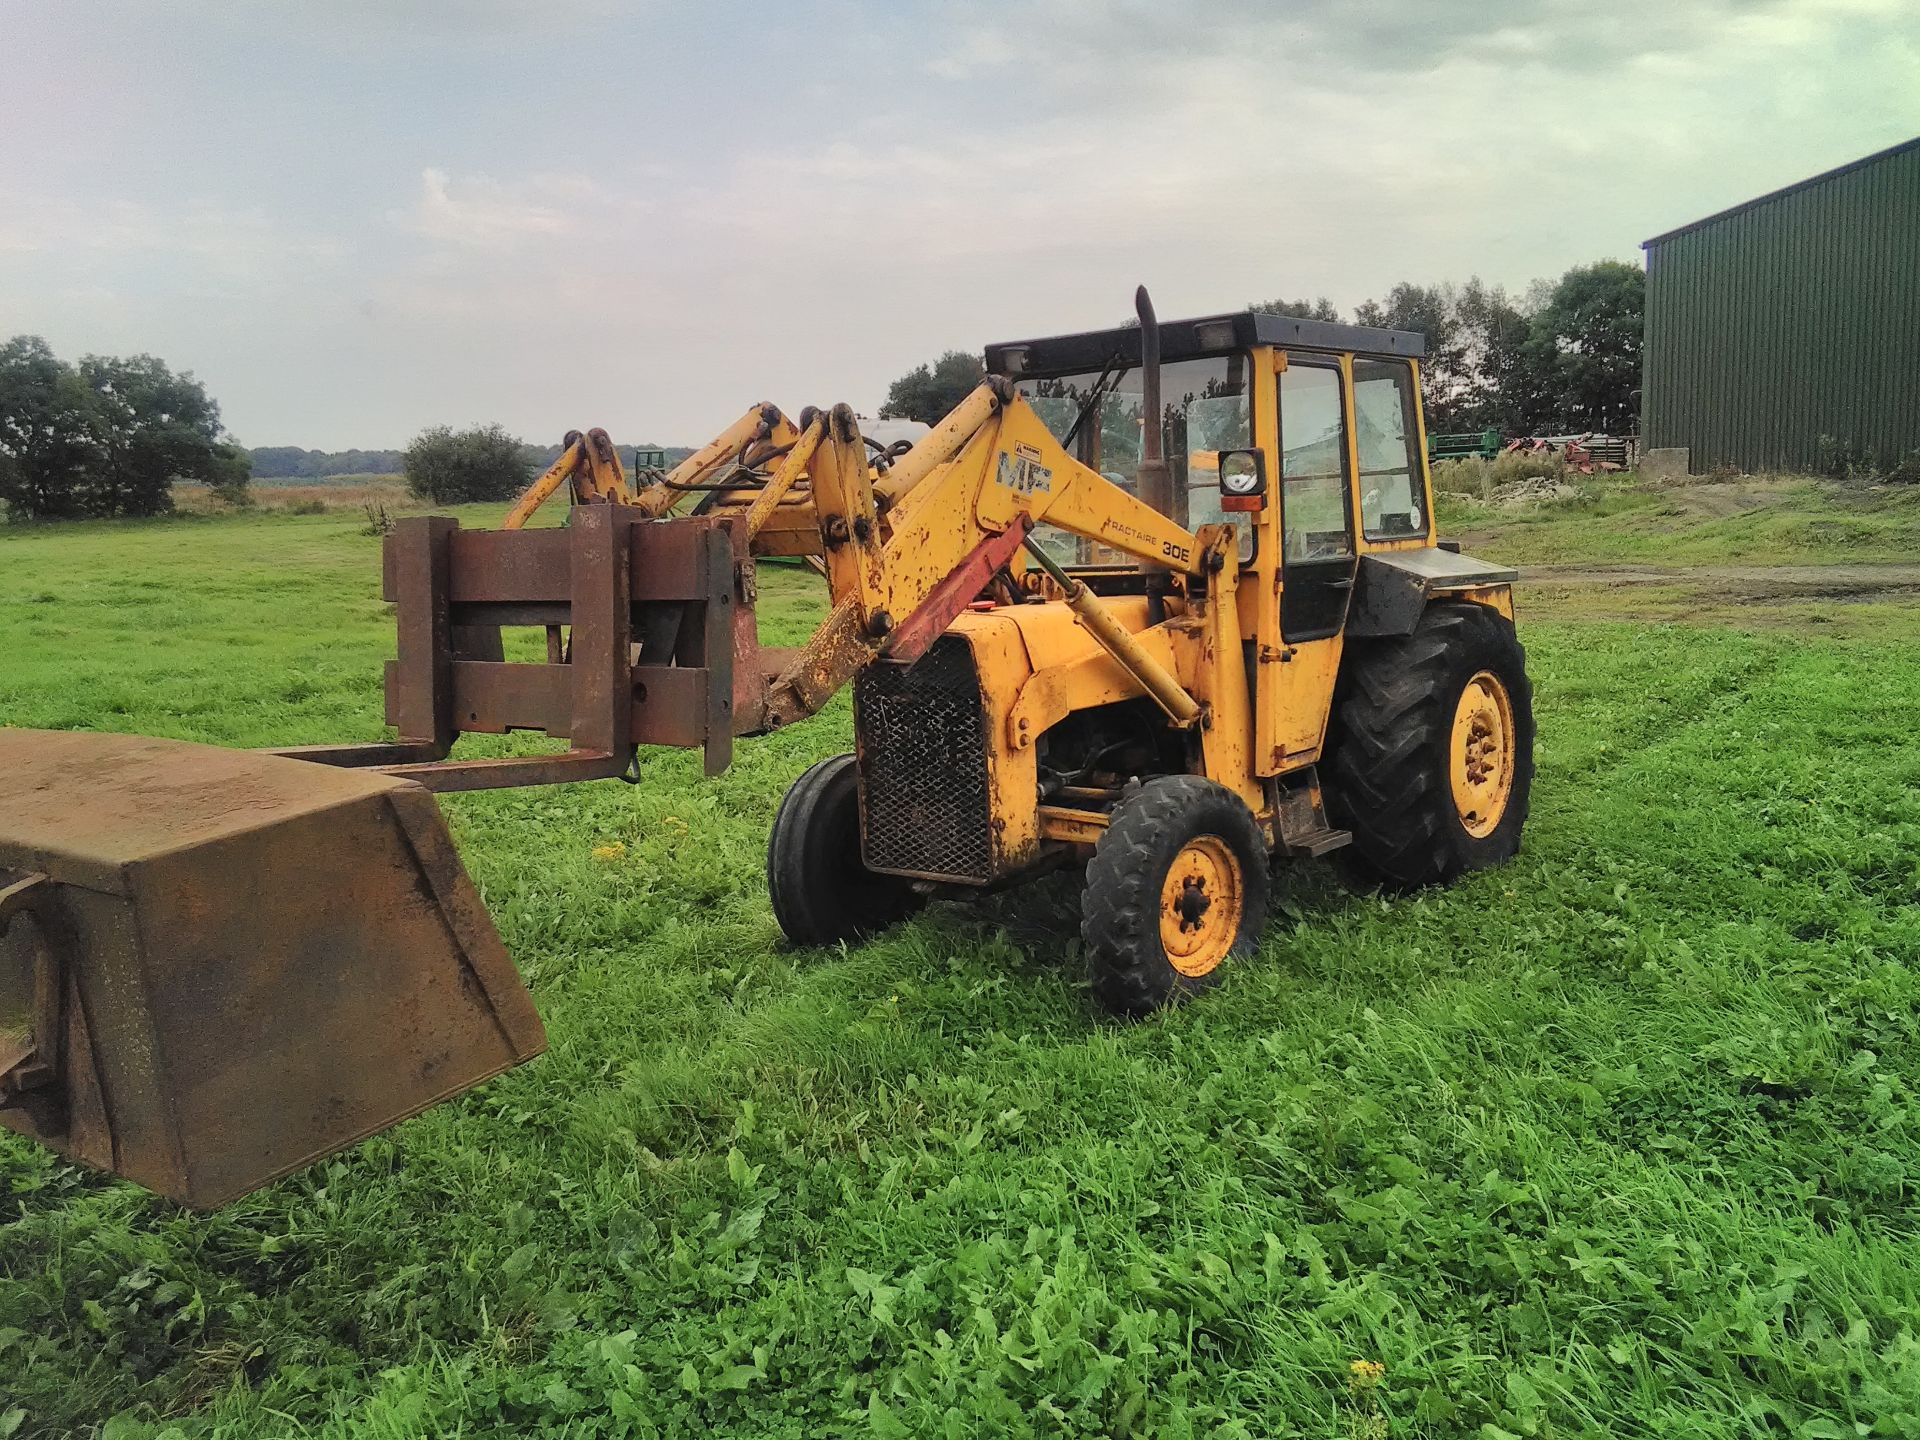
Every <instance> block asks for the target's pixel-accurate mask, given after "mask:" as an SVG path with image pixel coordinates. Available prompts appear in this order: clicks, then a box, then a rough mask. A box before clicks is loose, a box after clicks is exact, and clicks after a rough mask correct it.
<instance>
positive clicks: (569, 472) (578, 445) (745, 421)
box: [500, 405, 800, 530]
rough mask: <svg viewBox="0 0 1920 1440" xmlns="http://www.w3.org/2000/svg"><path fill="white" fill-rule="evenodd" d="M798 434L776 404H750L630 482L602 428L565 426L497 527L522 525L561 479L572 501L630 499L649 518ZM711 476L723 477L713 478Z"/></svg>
mask: <svg viewBox="0 0 1920 1440" xmlns="http://www.w3.org/2000/svg"><path fill="white" fill-rule="evenodd" d="M799 438H800V431H799V429H798V428H797V427H796V426H795V425H794V423H793V422H792V421H791V420H789V419H787V417H786V416H785V415H783V414H781V413H780V407H779V406H777V405H755V406H754V407H753V408H752V409H750V410H748V411H747V413H746V414H744V415H742V416H741V417H740V418H739V419H738V420H736V421H734V422H733V424H731V425H729V426H728V427H727V428H726V429H725V430H722V431H721V432H720V433H719V434H718V435H716V436H715V437H714V438H713V439H712V440H710V441H708V442H707V443H706V444H705V445H703V446H701V447H700V448H699V449H698V450H696V451H694V452H693V454H691V455H689V456H688V457H687V458H686V459H684V460H682V461H681V462H680V463H679V464H678V465H676V466H674V467H673V469H672V470H671V471H669V472H668V473H667V474H666V475H665V476H663V477H661V478H659V479H656V480H654V481H652V482H651V483H649V484H640V483H639V479H640V477H639V476H636V477H635V483H634V484H633V485H629V484H628V483H627V476H626V471H625V469H624V468H623V467H622V466H621V464H620V453H619V451H617V450H615V449H614V446H613V441H612V440H611V439H609V438H608V436H607V432H606V431H604V430H599V429H594V430H589V431H587V433H586V434H585V435H582V434H581V433H580V432H579V431H577V430H573V431H569V432H568V434H567V438H566V441H565V442H564V444H563V445H562V447H561V451H560V458H559V459H558V460H555V461H554V462H553V464H552V465H550V466H549V467H548V468H547V470H546V473H544V474H543V475H541V476H540V478H539V479H537V480H535V481H534V482H533V484H531V485H529V486H528V487H527V488H526V490H525V491H524V492H523V493H522V494H521V496H520V498H519V499H518V500H516V501H515V502H514V504H513V508H512V509H511V510H509V511H508V512H507V518H506V519H505V520H504V521H502V522H501V526H500V528H501V529H503V530H519V529H522V528H523V527H524V526H525V525H526V523H527V522H528V521H529V520H531V519H532V518H533V514H534V512H535V511H536V510H538V509H539V508H540V507H541V506H542V505H544V504H545V503H546V502H547V501H548V500H550V499H551V498H552V497H553V496H554V495H555V494H556V493H558V492H559V489H560V487H561V486H562V485H567V486H570V487H571V488H572V491H573V495H572V499H573V503H574V504H576V505H632V506H634V507H636V508H637V509H638V510H639V511H640V513H641V514H643V515H645V516H646V517H647V518H648V519H650V520H658V519H660V518H661V517H662V516H664V515H666V514H668V513H669V512H670V511H671V510H672V509H673V508H674V506H675V505H677V504H678V503H679V502H680V501H682V500H684V499H685V498H686V497H687V496H689V495H692V494H698V493H701V492H708V491H714V490H719V491H722V492H725V491H728V490H729V489H730V487H729V486H727V484H726V479H725V477H730V476H731V475H733V474H734V473H735V472H736V471H738V470H740V469H754V468H757V467H758V466H761V465H763V464H764V463H766V462H767V461H768V460H771V459H774V458H776V457H778V456H780V455H783V454H785V453H787V452H789V451H790V450H791V448H792V446H793V444H794V442H795V441H797V440H798V439H799ZM655 473H657V472H655ZM716 476H719V477H722V478H721V479H719V480H718V481H716V479H715V477H716ZM743 488H744V487H743Z"/></svg>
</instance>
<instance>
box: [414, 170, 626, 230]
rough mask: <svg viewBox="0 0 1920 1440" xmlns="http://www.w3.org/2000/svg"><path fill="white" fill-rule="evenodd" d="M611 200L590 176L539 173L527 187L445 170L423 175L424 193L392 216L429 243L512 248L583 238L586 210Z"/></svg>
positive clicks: (421, 185)
mask: <svg viewBox="0 0 1920 1440" xmlns="http://www.w3.org/2000/svg"><path fill="white" fill-rule="evenodd" d="M605 200H606V197H605V195H604V193H603V192H602V191H601V190H600V188H599V187H598V186H597V185H595V184H594V183H593V182H592V181H591V180H589V179H587V178H585V177H584V176H572V175H536V176H533V177H532V178H530V179H529V180H527V181H526V182H525V183H524V184H520V185H503V184H501V183H500V182H498V181H496V180H493V179H490V178H488V177H487V176H484V175H480V176H473V177H469V178H467V179H463V180H460V181H458V182H456V181H455V180H454V179H453V178H452V177H451V176H449V175H448V174H447V172H446V171H445V170H439V169H433V168H428V169H425V170H422V171H421V172H420V194H419V197H418V199H416V200H415V202H414V204H413V207H412V208H411V209H409V210H404V211H394V212H391V213H390V216H389V218H390V219H392V220H393V221H394V223H396V224H398V225H399V226H400V227H401V228H402V229H405V230H408V231H411V232H412V233H413V234H415V235H420V236H424V237H425V238H427V239H429V240H437V241H442V242H445V243H448V244H453V245H470V246H475V247H478V248H482V249H487V248H511V247H513V246H517V245H520V244H522V243H524V242H526V241H529V240H534V239H540V238H554V237H561V236H568V235H574V234H577V233H578V232H579V230H580V228H581V225H582V216H581V209H582V207H586V206H598V205H602V204H604V203H605Z"/></svg>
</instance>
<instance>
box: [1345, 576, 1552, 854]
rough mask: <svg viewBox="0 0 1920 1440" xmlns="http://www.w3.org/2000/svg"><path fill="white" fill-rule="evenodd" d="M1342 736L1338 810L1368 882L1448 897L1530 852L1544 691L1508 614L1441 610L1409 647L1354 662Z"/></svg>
mask: <svg viewBox="0 0 1920 1440" xmlns="http://www.w3.org/2000/svg"><path fill="white" fill-rule="evenodd" d="M1331 728H1332V734H1331V735H1330V736H1329V737H1328V745H1327V758H1328V763H1327V766H1326V770H1325V774H1326V778H1327V805H1328V810H1329V812H1330V813H1331V815H1332V817H1333V820H1334V823H1335V824H1337V825H1342V826H1344V827H1345V828H1346V829H1348V830H1351V831H1352V832H1353V845H1352V846H1351V848H1350V849H1349V850H1348V851H1347V852H1346V853H1347V855H1348V856H1349V857H1350V858H1351V860H1352V861H1353V862H1354V863H1356V864H1357V866H1358V867H1359V869H1360V870H1361V872H1362V874H1363V875H1364V876H1365V877H1366V878H1369V879H1373V880H1378V881H1382V882H1385V883H1386V884H1388V885H1391V886H1393V887H1395V888H1398V889H1408V890H1410V889H1417V888H1419V887H1420V886H1424V885H1443V884H1446V883H1447V882H1448V881H1451V880H1454V879H1456V878H1458V877H1459V876H1461V875H1463V874H1465V873H1466V872H1467V871H1469V870H1484V869H1487V868H1489V867H1490V866H1494V865H1499V864H1503V863H1504V862H1506V861H1507V860H1510V859H1512V858H1513V856H1514V855H1515V854H1516V853H1517V852H1518V851H1519V849H1520V833H1521V831H1522V829H1524V828H1525V826H1526V823H1527V809H1528V805H1529V803H1530V799H1531V795H1532V790H1533V686H1532V685H1531V683H1529V681H1528V679H1527V654H1526V651H1525V650H1524V649H1522V648H1521V645H1520V640H1519V638H1518V637H1517V636H1516V635H1515V634H1514V630H1513V623H1512V622H1511V621H1509V620H1508V619H1507V618H1506V617H1505V616H1503V615H1501V614H1500V613H1499V612H1498V611H1496V610H1492V609H1490V608H1488V607H1487V606H1484V605H1474V604H1460V603H1446V604H1436V605H1433V606H1430V607H1429V608H1428V610H1427V612H1426V614H1424V615H1423V616H1421V618H1420V623H1419V624H1418V625H1417V626H1416V627H1415V628H1414V632H1413V633H1412V634H1411V635H1408V636H1406V637H1404V638H1401V639H1396V640H1388V641H1379V642H1372V643H1369V644H1368V645H1367V646H1366V648H1365V649H1364V650H1350V651H1349V658H1348V661H1347V664H1346V666H1345V673H1344V674H1343V675H1342V676H1341V681H1340V689H1339V694H1338V698H1337V699H1336V702H1335V706H1334V723H1333V726H1332V727H1331Z"/></svg>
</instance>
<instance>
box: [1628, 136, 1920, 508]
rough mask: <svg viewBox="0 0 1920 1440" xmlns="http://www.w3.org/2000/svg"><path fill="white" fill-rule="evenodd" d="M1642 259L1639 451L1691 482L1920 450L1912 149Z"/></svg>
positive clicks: (1671, 237) (1897, 150)
mask: <svg viewBox="0 0 1920 1440" xmlns="http://www.w3.org/2000/svg"><path fill="white" fill-rule="evenodd" d="M1641 248H1642V249H1644V250H1645V251H1646V252H1647V328H1646V342H1645V359H1644V364H1645V370H1644V376H1645V379H1644V389H1643V393H1642V396H1641V407H1640V416H1641V427H1640V428H1641V437H1642V444H1643V445H1645V446H1646V447H1647V448H1649V449H1652V448H1656V447H1669V446H1671V447H1685V448H1686V449H1687V450H1689V451H1690V452H1691V455H1690V468H1691V469H1692V470H1694V471H1695V472H1696V473H1697V472H1701V471H1705V470H1708V469H1711V468H1712V467H1714V466H1716V465H1733V466H1736V467H1738V468H1739V469H1742V470H1749V471H1753V470H1810V469H1813V468H1815V467H1816V466H1817V465H1818V464H1819V463H1820V461H1821V459H1822V453H1823V448H1824V447H1823V442H1822V437H1823V436H1830V437H1832V440H1833V441H1837V442H1839V443H1840V444H1843V445H1846V446H1849V447H1852V448H1853V449H1854V450H1855V451H1856V452H1857V451H1871V452H1873V453H1874V455H1875V456H1876V457H1877V458H1878V460H1879V462H1880V463H1881V464H1882V465H1892V464H1893V463H1894V462H1895V461H1896V460H1897V459H1898V458H1899V457H1901V456H1903V455H1905V454H1906V453H1908V452H1909V451H1914V450H1920V139H1914V140H1909V141H1907V142H1906V143H1905V144H1903V145H1895V146H1893V147H1892V148H1891V149H1888V150H1882V151H1880V152H1878V153H1877V154H1873V155H1869V156H1867V157H1866V158H1865V159H1861V160H1856V161H1854V162H1853V163H1852V164H1851V165H1842V166H1841V167H1840V168H1839V169H1837V170H1829V171H1827V172H1826V173H1825V174H1824V175H1816V176H1814V177H1813V178H1812V179H1811V180H1802V181H1801V182H1800V183H1799V184H1797V185H1789V186H1787V187H1786V188H1785V189H1783V190H1775V191H1774V192H1773V193H1771V194H1769V195H1762V196H1760V197H1759V198H1758V199H1757V200H1749V201H1747V202H1746V203H1745V204H1744V205H1736V206H1734V207H1733V208H1732V209H1731V210H1722V211H1721V212H1720V213H1719V214H1717V215H1709V216H1708V217H1707V218H1706V219H1704V220H1696V221H1695V222H1694V223H1693V224H1691V225H1683V226H1682V227H1681V228H1679V229H1678V230H1669V231H1668V232H1667V233H1666V234H1664V235H1656V236H1654V237H1653V239H1651V240H1648V241H1647V242H1645V244H1644V245H1643V246H1642V247H1641Z"/></svg>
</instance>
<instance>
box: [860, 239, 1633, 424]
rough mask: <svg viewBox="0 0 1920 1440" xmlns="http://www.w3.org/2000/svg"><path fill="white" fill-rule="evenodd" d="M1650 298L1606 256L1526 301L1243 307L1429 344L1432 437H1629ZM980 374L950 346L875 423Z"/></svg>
mask: <svg viewBox="0 0 1920 1440" xmlns="http://www.w3.org/2000/svg"><path fill="white" fill-rule="evenodd" d="M1645 301H1646V277H1645V275H1644V274H1643V273H1642V272H1641V270H1640V267H1639V266H1637V265H1629V264H1626V263H1624V262H1621V261H1618V260H1601V261H1598V262H1596V263H1594V264H1591V265H1576V266H1575V267H1573V268H1572V269H1571V270H1568V271H1567V272H1566V274H1564V275H1562V276H1561V277H1560V278H1559V279H1558V280H1553V281H1537V282H1535V283H1534V284H1533V285H1531V286H1529V287H1528V289H1527V291H1526V293H1525V294H1524V295H1523V296H1519V297H1515V296H1513V295H1511V294H1509V293H1508V292H1507V291H1506V290H1505V289H1503V288H1502V287H1500V286H1498V285H1488V284H1486V283H1485V282H1484V281H1482V280H1480V279H1478V278H1477V277H1476V278H1474V279H1472V280H1469V281H1467V282H1466V283H1465V284H1464V285H1452V284H1447V285H1415V284H1411V283H1403V284H1399V285H1395V286H1394V287H1393V288H1392V289H1391V290H1389V291H1388V292H1387V294H1386V298H1385V299H1382V300H1369V301H1366V302H1364V303H1363V304H1361V305H1359V306H1356V307H1355V309H1354V312H1353V313H1352V314H1351V315H1346V314H1343V313H1342V312H1341V311H1340V309H1339V307H1337V306H1336V305H1334V304H1333V302H1332V301H1330V300H1327V299H1326V298H1324V297H1321V298H1316V299H1307V300H1261V301H1256V302H1254V303H1253V304H1252V305H1250V306H1249V307H1248V308H1249V309H1251V310H1257V311H1264V312H1267V313H1269V314H1275V315H1295V316H1299V317H1300V318H1302V319H1306V320H1328V321H1336V322H1340V321H1351V322H1352V323H1354V324H1358V325H1373V326H1379V327H1383V328H1386V329H1390V330H1413V331H1417V332H1419V333H1420V334H1422V335H1424V336H1426V340H1427V353H1426V359H1425V360H1424V361H1423V362H1422V363H1421V388H1422V398H1423V399H1424V401H1425V403H1426V412H1427V429H1428V431H1429V432H1430V433H1434V434H1443V433H1446V432H1449V431H1479V430H1497V431H1499V432H1501V433H1502V434H1503V435H1508V436H1513V435H1565V434H1577V433H1584V432H1586V431H1590V430H1591V431H1598V432H1604V433H1608V434H1615V435H1624V434H1631V433H1634V432H1636V431H1637V430H1638V429H1639V411H1640V341H1641V332H1642V328H1643V313H1644V309H1645ZM1127 323H1132V322H1131V321H1130V320H1129V321H1128V322H1127ZM982 373H983V367H982V365H981V363H980V359H979V357H978V356H977V355H974V354H970V353H968V352H967V351H964V350H949V351H947V352H946V353H945V354H944V355H942V356H941V357H940V358H939V359H938V360H934V361H931V362H929V363H928V364H925V365H919V366H916V367H915V368H914V369H912V370H909V371H908V372H907V373H906V374H905V375H902V376H901V377H900V378H899V379H897V380H895V381H894V382H893V384H892V386H890V387H889V388H888V390H887V399H886V403H885V404H884V405H882V406H881V407H880V417H881V418H882V419H902V420H919V421H922V422H924V423H926V424H928V425H931V424H934V423H935V422H937V421H938V420H940V419H941V417H943V416H944V415H946V414H947V412H948V411H950V410H951V409H953V407H954V406H955V405H957V404H959V403H960V401H961V400H963V399H965V398H966V395H967V393H968V392H969V391H970V390H972V389H973V387H974V386H975V385H977V384H979V383H980V376H981V374H982Z"/></svg>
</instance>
